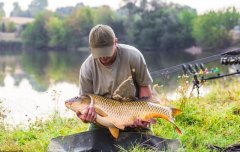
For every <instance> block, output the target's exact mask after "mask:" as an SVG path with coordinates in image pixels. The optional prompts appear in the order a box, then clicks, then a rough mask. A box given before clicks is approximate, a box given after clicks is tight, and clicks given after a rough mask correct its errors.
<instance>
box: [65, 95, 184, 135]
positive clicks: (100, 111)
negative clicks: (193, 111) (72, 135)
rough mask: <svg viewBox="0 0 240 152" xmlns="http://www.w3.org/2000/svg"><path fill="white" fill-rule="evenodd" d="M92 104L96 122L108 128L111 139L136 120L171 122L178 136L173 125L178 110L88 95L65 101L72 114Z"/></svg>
mask: <svg viewBox="0 0 240 152" xmlns="http://www.w3.org/2000/svg"><path fill="white" fill-rule="evenodd" d="M93 102H94V108H95V111H96V113H97V118H96V122H97V123H98V124H100V125H102V126H105V127H107V128H109V131H110V132H111V134H112V135H113V137H115V138H118V136H119V129H121V130H124V128H125V127H127V126H130V125H133V124H134V122H135V121H136V119H142V120H143V121H148V122H150V121H151V119H152V118H163V119H165V120H167V121H169V122H171V123H172V124H173V125H174V126H175V127H176V130H177V132H178V133H179V134H181V130H180V129H179V128H178V127H177V126H176V124H175V123H174V117H175V116H177V115H179V114H180V113H181V111H180V110H179V109H175V108H171V107H165V106H161V105H159V104H156V103H153V102H151V100H139V101H138V100H137V101H117V100H113V99H109V98H105V97H102V96H98V95H93V94H88V95H85V96H81V97H74V98H71V99H69V100H67V101H65V105H66V107H67V108H69V109H71V110H73V111H74V112H81V113H82V112H83V110H84V109H85V108H86V107H87V106H89V105H90V104H91V103H93Z"/></svg>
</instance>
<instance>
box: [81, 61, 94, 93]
mask: <svg viewBox="0 0 240 152" xmlns="http://www.w3.org/2000/svg"><path fill="white" fill-rule="evenodd" d="M88 93H93V80H92V76H91V73H90V71H89V70H87V68H86V66H85V65H82V67H81V68H80V72H79V95H80V96H81V95H84V94H88Z"/></svg>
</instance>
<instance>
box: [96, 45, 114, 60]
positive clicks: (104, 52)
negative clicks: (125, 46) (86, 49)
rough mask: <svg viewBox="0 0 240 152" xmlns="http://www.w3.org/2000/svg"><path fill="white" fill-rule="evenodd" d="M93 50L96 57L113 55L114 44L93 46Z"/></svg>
mask: <svg viewBox="0 0 240 152" xmlns="http://www.w3.org/2000/svg"><path fill="white" fill-rule="evenodd" d="M91 52H92V56H93V58H94V59H96V58H100V57H111V56H112V54H113V46H107V47H101V48H91Z"/></svg>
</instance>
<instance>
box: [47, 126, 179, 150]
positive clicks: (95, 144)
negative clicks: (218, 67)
mask: <svg viewBox="0 0 240 152" xmlns="http://www.w3.org/2000/svg"><path fill="white" fill-rule="evenodd" d="M135 146H139V147H144V148H149V149H152V150H153V151H170V152H174V151H177V149H179V148H180V147H181V144H180V141H179V140H177V139H176V140H172V139H164V138H160V137H157V136H153V135H148V134H144V133H138V132H121V133H120V136H119V138H118V139H114V138H113V137H112V135H111V134H110V133H109V131H96V130H95V131H87V132H81V133H78V134H73V135H69V136H60V137H57V138H53V139H52V140H51V142H50V144H49V146H48V151H49V152H83V151H84V152H90V151H91V152H97V151H102V152H111V151H112V152H116V151H119V150H124V151H125V150H129V149H130V148H133V147H135Z"/></svg>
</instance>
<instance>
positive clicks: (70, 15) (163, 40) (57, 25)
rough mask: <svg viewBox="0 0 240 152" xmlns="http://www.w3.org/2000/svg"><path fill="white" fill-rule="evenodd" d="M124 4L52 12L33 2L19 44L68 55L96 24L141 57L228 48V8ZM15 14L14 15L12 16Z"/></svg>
mask: <svg viewBox="0 0 240 152" xmlns="http://www.w3.org/2000/svg"><path fill="white" fill-rule="evenodd" d="M37 1H43V2H42V3H41V4H42V5H41V7H40V8H41V9H39V8H38V7H36V5H34V4H35V3H34V2H37ZM124 1H125V4H124V5H123V6H122V7H120V8H119V9H118V10H112V9H111V8H110V7H109V6H101V7H88V6H84V4H82V3H79V4H77V5H76V6H75V7H66V8H58V9H57V10H56V11H55V12H52V11H49V10H46V9H45V7H46V6H47V1H46V0H33V2H32V3H31V4H32V5H30V6H29V8H32V11H28V12H34V13H28V14H32V16H34V18H35V21H34V22H33V23H31V24H29V25H27V26H26V28H25V29H24V31H23V32H22V38H23V41H24V44H25V45H26V46H31V47H34V48H58V49H59V48H61V49H68V50H69V49H77V48H81V47H88V34H89V31H90V29H91V28H92V27H93V26H94V25H96V24H108V25H110V26H111V27H112V28H113V29H114V31H115V33H116V35H117V38H118V41H119V42H120V43H128V44H134V45H135V46H137V47H139V48H141V50H145V51H148V50H150V51H169V50H171V51H175V52H177V51H178V50H182V49H183V48H187V47H191V46H196V45H197V46H200V47H201V48H203V49H209V48H211V49H218V48H225V47H229V46H231V45H233V44H232V37H231V34H230V31H231V30H232V29H233V28H234V27H235V26H239V25H240V22H239V21H240V20H239V19H240V13H239V12H238V11H237V9H236V8H234V7H229V8H227V9H224V10H219V11H210V12H207V13H205V14H203V15H197V12H196V10H195V9H193V8H190V7H187V6H181V5H178V4H174V3H170V4H169V3H165V2H162V1H159V0H151V1H147V0H124ZM38 4H39V3H38ZM15 5H16V4H15ZM33 6H35V7H33ZM15 8H18V7H17V6H15ZM33 8H35V10H34V9H33ZM18 10H19V9H18ZM29 10H30V9H29ZM33 10H34V11H33ZM14 12H15V13H14ZM19 12H20V14H21V13H23V12H22V11H19ZM17 14H18V15H19V13H17V11H16V9H15V11H13V12H12V15H17ZM23 14H24V13H23Z"/></svg>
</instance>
